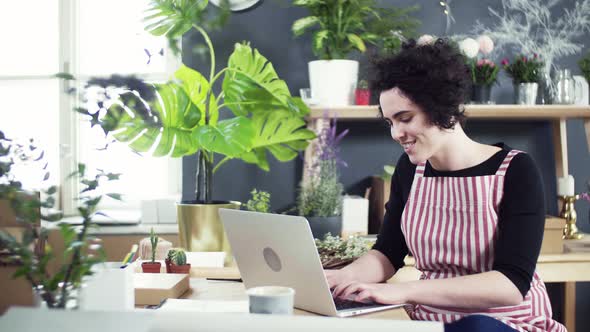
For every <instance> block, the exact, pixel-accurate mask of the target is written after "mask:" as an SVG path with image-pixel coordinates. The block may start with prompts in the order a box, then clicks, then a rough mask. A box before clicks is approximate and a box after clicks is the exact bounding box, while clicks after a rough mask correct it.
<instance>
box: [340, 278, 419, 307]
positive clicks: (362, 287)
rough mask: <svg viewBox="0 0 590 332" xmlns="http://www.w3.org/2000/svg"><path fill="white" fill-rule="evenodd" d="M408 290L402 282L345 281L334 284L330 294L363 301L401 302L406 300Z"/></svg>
mask: <svg viewBox="0 0 590 332" xmlns="http://www.w3.org/2000/svg"><path fill="white" fill-rule="evenodd" d="M409 290H410V289H409V288H408V287H407V286H406V287H405V286H404V285H403V284H387V283H379V284H372V283H371V284H370V283H359V282H347V283H342V284H340V285H338V286H336V287H335V288H334V290H333V291H332V296H333V297H334V298H343V299H348V300H352V301H356V302H364V303H367V302H369V303H371V302H373V303H381V304H402V303H407V302H408V301H407V299H406V297H407V295H408V291H409Z"/></svg>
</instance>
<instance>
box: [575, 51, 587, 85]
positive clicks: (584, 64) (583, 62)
mask: <svg viewBox="0 0 590 332" xmlns="http://www.w3.org/2000/svg"><path fill="white" fill-rule="evenodd" d="M578 66H579V67H580V71H581V72H582V75H584V78H585V79H586V81H587V82H590V53H588V54H586V56H585V57H583V58H581V59H580V60H579V61H578Z"/></svg>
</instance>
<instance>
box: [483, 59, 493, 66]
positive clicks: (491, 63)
mask: <svg viewBox="0 0 590 332" xmlns="http://www.w3.org/2000/svg"><path fill="white" fill-rule="evenodd" d="M483 63H484V64H486V65H488V66H490V67H495V66H496V64H495V63H494V61H492V60H490V59H483Z"/></svg>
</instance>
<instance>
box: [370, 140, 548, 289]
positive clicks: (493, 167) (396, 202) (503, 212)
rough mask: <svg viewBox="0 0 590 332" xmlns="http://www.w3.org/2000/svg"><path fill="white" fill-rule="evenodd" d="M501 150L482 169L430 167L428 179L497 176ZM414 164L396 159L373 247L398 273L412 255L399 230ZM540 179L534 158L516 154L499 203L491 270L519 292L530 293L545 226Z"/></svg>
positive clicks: (505, 150) (405, 158)
mask: <svg viewBox="0 0 590 332" xmlns="http://www.w3.org/2000/svg"><path fill="white" fill-rule="evenodd" d="M496 146H498V147H500V148H502V150H500V151H499V152H497V153H496V154H494V155H493V156H492V157H490V158H489V159H488V160H486V161H484V162H482V163H481V164H479V165H476V166H473V167H469V168H466V169H462V170H458V171H437V170H435V169H433V168H432V167H431V166H430V163H426V168H425V171H424V176H425V177H442V176H444V177H472V176H484V175H493V174H495V173H496V171H497V169H498V167H499V166H500V164H501V163H502V161H503V160H504V158H505V157H506V155H507V154H508V151H510V149H511V148H510V147H508V146H506V145H505V144H503V143H498V144H496ZM415 171H416V165H414V164H412V163H411V162H410V159H409V158H408V155H407V154H403V155H402V156H401V157H400V159H399V160H398V163H397V166H396V169H395V173H394V175H393V178H392V181H391V194H390V197H389V201H388V203H387V204H386V205H385V216H384V219H383V224H382V226H381V230H380V232H379V235H378V237H377V242H376V243H375V245H374V246H373V249H375V250H378V251H380V252H381V253H383V254H384V255H385V256H387V258H388V259H389V260H390V261H391V263H392V265H393V267H394V268H395V269H396V271H397V270H399V269H400V268H401V267H403V266H404V257H405V256H406V255H407V254H408V247H407V244H406V240H405V238H404V235H403V233H402V230H401V216H402V212H403V210H404V207H405V205H406V202H407V200H408V196H409V194H410V189H411V188H412V182H413V181H414V173H415ZM544 197H545V196H544V193H543V184H542V181H541V175H540V173H539V170H538V168H537V166H536V165H535V163H534V161H533V159H532V158H531V157H530V156H529V155H528V154H526V153H519V154H517V155H516V156H515V157H514V158H513V159H512V161H511V162H510V165H509V167H508V169H507V171H506V175H505V178H504V195H503V197H502V201H501V202H500V207H499V213H498V224H497V230H496V231H497V232H498V236H497V240H496V244H495V247H494V263H493V266H492V269H493V270H496V271H499V272H501V273H502V274H504V275H505V276H506V277H507V278H508V279H510V281H512V283H514V285H515V286H516V287H517V288H518V290H519V291H520V292H521V294H522V295H523V297H524V296H525V295H526V293H527V292H528V291H529V288H530V284H531V280H532V278H533V274H534V272H535V266H536V264H537V259H538V256H539V252H540V250H541V242H542V240H543V230H544V225H545V198H544Z"/></svg>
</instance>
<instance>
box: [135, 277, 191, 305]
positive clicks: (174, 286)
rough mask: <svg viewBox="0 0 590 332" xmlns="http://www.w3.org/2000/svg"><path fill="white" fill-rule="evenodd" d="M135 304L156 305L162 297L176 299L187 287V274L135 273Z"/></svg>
mask: <svg viewBox="0 0 590 332" xmlns="http://www.w3.org/2000/svg"><path fill="white" fill-rule="evenodd" d="M133 286H134V288H135V305H158V304H160V302H162V300H164V299H177V298H179V297H180V296H182V294H184V293H185V292H186V291H187V290H188V289H189V276H188V274H173V273H135V274H134V275H133Z"/></svg>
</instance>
